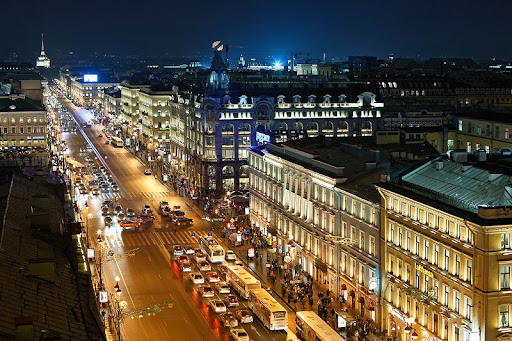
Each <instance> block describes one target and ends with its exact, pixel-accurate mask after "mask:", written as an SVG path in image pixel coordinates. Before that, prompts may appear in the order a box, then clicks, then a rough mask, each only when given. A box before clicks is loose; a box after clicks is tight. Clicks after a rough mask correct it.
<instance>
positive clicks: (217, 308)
mask: <svg viewBox="0 0 512 341" xmlns="http://www.w3.org/2000/svg"><path fill="white" fill-rule="evenodd" d="M208 304H209V305H210V307H211V308H212V310H213V311H214V312H216V313H225V312H226V310H227V309H226V305H225V304H224V302H222V301H221V300H211V301H210V302H209V303H208Z"/></svg>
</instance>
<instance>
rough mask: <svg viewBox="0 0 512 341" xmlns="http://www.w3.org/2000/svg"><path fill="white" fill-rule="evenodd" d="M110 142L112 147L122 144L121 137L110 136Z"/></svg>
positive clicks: (121, 145)
mask: <svg viewBox="0 0 512 341" xmlns="http://www.w3.org/2000/svg"><path fill="white" fill-rule="evenodd" d="M110 144H112V145H113V146H114V147H119V148H121V147H123V146H124V143H123V139H122V138H120V137H115V136H112V138H111V139H110Z"/></svg>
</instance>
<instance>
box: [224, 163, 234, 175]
mask: <svg viewBox="0 0 512 341" xmlns="http://www.w3.org/2000/svg"><path fill="white" fill-rule="evenodd" d="M222 176H223V177H224V178H232V177H233V176H235V169H234V168H233V166H229V165H228V166H224V167H223V168H222Z"/></svg>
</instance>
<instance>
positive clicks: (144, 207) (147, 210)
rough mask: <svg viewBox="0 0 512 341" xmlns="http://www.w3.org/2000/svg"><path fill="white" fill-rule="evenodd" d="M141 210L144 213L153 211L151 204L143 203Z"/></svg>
mask: <svg viewBox="0 0 512 341" xmlns="http://www.w3.org/2000/svg"><path fill="white" fill-rule="evenodd" d="M141 212H142V214H151V213H153V210H152V209H151V206H149V205H142V208H141Z"/></svg>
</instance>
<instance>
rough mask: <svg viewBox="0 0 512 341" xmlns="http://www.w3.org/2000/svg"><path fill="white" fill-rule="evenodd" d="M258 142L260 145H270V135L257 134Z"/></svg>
mask: <svg viewBox="0 0 512 341" xmlns="http://www.w3.org/2000/svg"><path fill="white" fill-rule="evenodd" d="M256 142H258V143H270V135H267V134H263V133H260V132H256Z"/></svg>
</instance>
